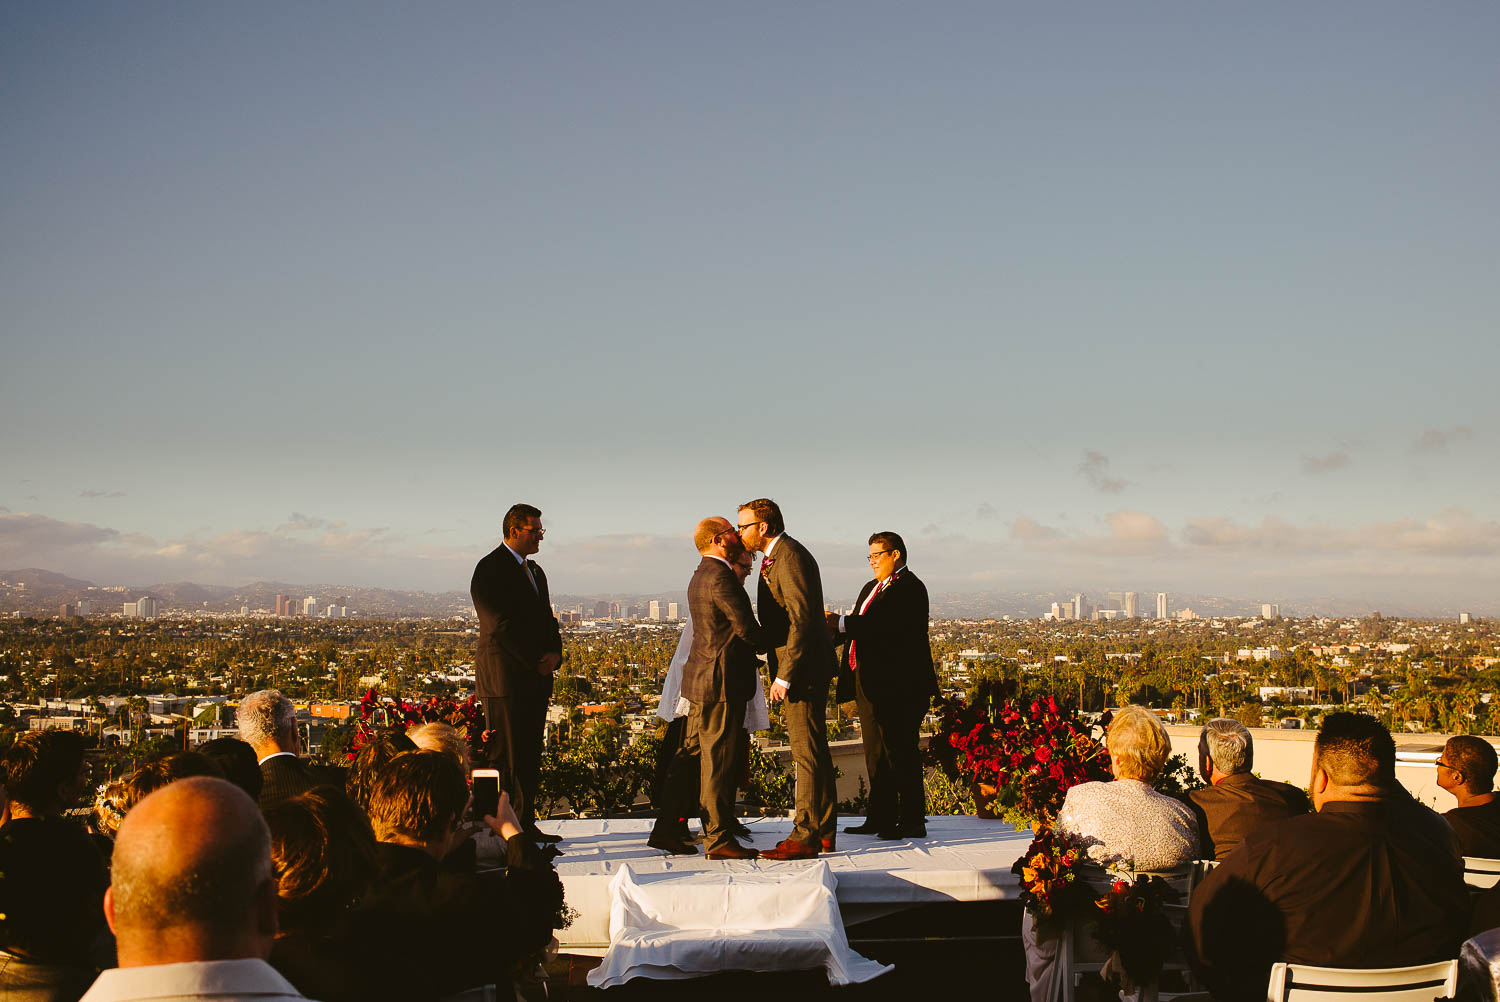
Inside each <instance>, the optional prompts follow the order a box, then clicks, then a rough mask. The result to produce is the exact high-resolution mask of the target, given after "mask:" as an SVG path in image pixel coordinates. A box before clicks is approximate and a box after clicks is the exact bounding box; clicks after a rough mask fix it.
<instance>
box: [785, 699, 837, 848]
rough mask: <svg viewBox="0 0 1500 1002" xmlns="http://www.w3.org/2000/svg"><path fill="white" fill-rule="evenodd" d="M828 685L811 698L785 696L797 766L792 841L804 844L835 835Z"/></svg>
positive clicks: (789, 735) (793, 752)
mask: <svg viewBox="0 0 1500 1002" xmlns="http://www.w3.org/2000/svg"><path fill="white" fill-rule="evenodd" d="M827 696H828V683H827V682H826V681H825V682H824V683H823V687H822V692H817V691H815V692H814V693H813V695H812V697H811V698H808V697H806V696H804V697H801V698H792V697H788V698H787V701H786V703H785V706H786V734H787V741H788V743H790V744H791V746H792V762H793V763H794V764H795V765H796V767H797V793H796V807H795V809H794V811H793V813H792V838H793V839H795V840H796V841H798V842H801V843H803V844H806V845H818V844H819V843H820V842H821V840H823V839H828V840H829V841H832V840H833V838H834V836H835V834H836V833H837V832H838V797H837V794H836V791H835V789H834V772H833V755H832V754H830V753H829V751H828V725H827V723H826V720H827V717H828V706H827Z"/></svg>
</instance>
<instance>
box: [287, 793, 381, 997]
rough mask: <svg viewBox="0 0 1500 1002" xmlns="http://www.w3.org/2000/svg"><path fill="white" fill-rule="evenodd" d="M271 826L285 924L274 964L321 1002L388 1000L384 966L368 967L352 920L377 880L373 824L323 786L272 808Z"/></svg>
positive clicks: (304, 991) (353, 806)
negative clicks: (351, 929) (382, 997)
mask: <svg viewBox="0 0 1500 1002" xmlns="http://www.w3.org/2000/svg"><path fill="white" fill-rule="evenodd" d="M266 825H267V827H269V828H270V830H271V867H272V871H273V872H274V873H275V875H276V902H277V923H278V929H277V932H276V942H275V944H274V945H272V947H271V958H270V960H271V966H272V967H274V968H276V969H277V970H278V971H280V972H281V974H282V976H283V977H285V978H286V979H287V980H288V981H290V982H291V983H292V984H294V985H296V986H297V990H298V991H300V992H302V993H303V994H305V995H307V996H308V997H309V998H316V999H321V1000H322V1002H341V1000H344V999H350V1000H353V999H365V998H372V997H376V996H379V995H381V994H382V993H383V991H384V989H383V987H382V981H383V980H384V979H385V977H386V974H385V969H384V966H383V965H381V964H372V963H370V962H369V957H368V955H367V953H366V948H365V945H364V944H362V943H360V942H358V941H357V940H356V939H355V937H353V936H352V935H351V934H350V932H349V928H348V923H347V919H348V916H349V912H350V909H352V908H353V907H354V905H355V904H356V903H357V902H358V901H359V900H360V899H362V898H363V897H364V896H365V895H366V893H367V892H368V891H369V890H370V887H371V885H372V882H373V880H374V877H375V871H376V850H375V836H374V834H372V832H371V831H370V822H369V820H368V819H367V818H366V817H365V816H364V814H363V812H361V811H360V809H359V808H358V807H356V806H355V805H354V802H353V801H351V800H350V799H349V798H348V797H347V796H346V795H344V794H343V793H342V792H340V791H338V790H335V789H333V788H331V787H322V788H319V789H316V790H309V791H308V792H306V793H302V794H298V795H297V796H295V797H292V798H291V799H289V800H283V801H282V802H281V803H279V804H277V805H275V806H274V807H271V808H270V809H268V810H267V811H266Z"/></svg>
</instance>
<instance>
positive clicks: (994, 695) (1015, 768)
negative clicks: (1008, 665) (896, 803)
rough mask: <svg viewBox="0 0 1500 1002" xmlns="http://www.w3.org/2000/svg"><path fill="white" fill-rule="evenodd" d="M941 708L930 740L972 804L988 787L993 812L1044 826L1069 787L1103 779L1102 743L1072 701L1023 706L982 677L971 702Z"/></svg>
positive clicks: (1049, 700)
mask: <svg viewBox="0 0 1500 1002" xmlns="http://www.w3.org/2000/svg"><path fill="white" fill-rule="evenodd" d="M941 709H942V725H941V727H940V729H939V731H938V735H937V737H936V739H935V740H934V741H933V742H932V747H933V750H934V753H935V754H936V755H937V757H938V760H939V764H941V765H943V766H944V768H945V769H946V770H947V772H948V774H949V775H950V776H952V777H958V776H964V777H967V778H968V780H969V782H970V783H971V785H973V786H974V787H976V789H977V791H979V792H976V802H977V801H978V800H979V798H980V796H981V795H990V790H991V789H992V790H993V791H994V792H993V794H992V796H993V808H992V810H993V811H994V812H995V814H996V815H998V816H1001V817H1004V818H1005V819H1006V820H1007V821H1011V822H1013V823H1015V824H1017V825H1029V826H1031V827H1032V828H1033V829H1038V828H1042V827H1050V826H1051V824H1052V822H1053V821H1054V820H1056V818H1057V812H1058V811H1059V810H1061V809H1062V803H1063V797H1064V796H1065V795H1066V794H1067V792H1068V789H1069V788H1070V787H1073V786H1077V785H1078V784H1079V783H1086V782H1089V781H1092V780H1107V779H1109V778H1110V771H1109V752H1108V751H1107V750H1106V749H1105V747H1104V742H1103V741H1102V740H1100V739H1099V738H1096V737H1095V736H1094V734H1093V728H1092V727H1091V726H1090V725H1089V724H1087V723H1086V722H1085V721H1083V720H1082V719H1081V718H1080V717H1079V716H1078V711H1077V709H1076V708H1075V707H1074V706H1073V705H1072V704H1071V703H1067V702H1064V703H1061V704H1059V703H1058V702H1057V700H1056V699H1054V698H1052V697H1051V696H1049V697H1047V698H1046V699H1045V700H1041V699H1035V700H1031V701H1030V702H1029V703H1023V702H1022V701H1020V700H1018V699H1017V698H1016V697H1015V693H1014V689H1013V687H1002V686H999V685H997V684H995V683H993V682H981V683H980V685H979V689H978V691H977V693H976V695H975V697H974V700H973V701H972V702H970V703H964V702H963V701H962V700H959V699H950V700H947V701H946V702H945V703H944V704H943V705H942V708H941ZM944 746H946V747H944Z"/></svg>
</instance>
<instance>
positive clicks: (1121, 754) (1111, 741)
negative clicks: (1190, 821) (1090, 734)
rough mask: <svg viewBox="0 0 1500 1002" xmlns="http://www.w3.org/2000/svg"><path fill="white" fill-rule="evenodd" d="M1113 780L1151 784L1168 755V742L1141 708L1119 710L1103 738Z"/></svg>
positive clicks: (1158, 725) (1162, 729)
mask: <svg viewBox="0 0 1500 1002" xmlns="http://www.w3.org/2000/svg"><path fill="white" fill-rule="evenodd" d="M1104 744H1105V747H1107V748H1108V749H1109V759H1110V762H1111V764H1112V765H1113V768H1114V772H1115V775H1116V776H1119V777H1121V778H1123V779H1138V780H1140V781H1141V782H1143V783H1152V782H1155V781H1156V777H1157V776H1158V775H1159V774H1160V773H1161V770H1162V766H1164V765H1166V764H1167V757H1168V756H1169V755H1171V754H1172V739H1171V737H1169V736H1168V734H1167V729H1166V727H1165V726H1163V724H1162V722H1161V721H1160V720H1158V719H1156V714H1154V713H1152V712H1151V711H1150V710H1148V709H1146V708H1145V707H1144V706H1122V707H1121V708H1120V709H1119V711H1118V712H1117V713H1115V716H1114V719H1113V720H1111V721H1110V722H1109V730H1108V732H1106V734H1105V735H1104Z"/></svg>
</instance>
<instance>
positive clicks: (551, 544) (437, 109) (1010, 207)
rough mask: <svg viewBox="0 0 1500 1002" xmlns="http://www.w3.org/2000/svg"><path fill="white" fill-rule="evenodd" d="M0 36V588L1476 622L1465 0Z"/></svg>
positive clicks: (1486, 592) (403, 12)
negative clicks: (770, 541) (1222, 602)
mask: <svg viewBox="0 0 1500 1002" xmlns="http://www.w3.org/2000/svg"><path fill="white" fill-rule="evenodd" d="M0 26H3V27H4V29H5V30H4V31H3V32H0V58H3V60H4V63H5V65H6V66H7V67H8V69H9V71H10V72H9V73H8V82H9V86H8V87H7V88H6V89H5V91H4V93H3V94H0V121H3V122H4V129H5V134H6V137H7V139H8V140H9V142H8V143H7V154H6V165H7V185H6V186H5V189H4V190H3V191H0V218H4V219H5V221H6V226H5V234H6V235H5V237H3V238H0V298H3V300H4V301H5V302H6V304H7V308H6V311H5V318H4V331H5V359H6V364H5V365H4V366H3V367H0V391H3V392H0V421H3V423H4V425H5V426H6V427H7V429H8V430H9V431H10V434H8V435H7V436H5V438H4V440H3V441H0V469H3V470H4V473H3V474H0V568H24V567H41V568H47V569H51V570H56V571H59V572H62V573H66V574H69V575H72V576H76V577H83V578H89V579H92V580H97V581H100V582H116V581H127V582H130V583H135V584H142V585H144V584H151V583H158V582H169V581H182V580H192V581H201V582H204V583H211V584H236V585H237V584H242V583H247V582H252V581H257V580H276V581H288V582H291V581H301V582H314V581H329V582H347V583H349V584H353V585H361V586H379V587H389V588H416V589H423V590H429V591H448V590H464V589H466V587H467V583H468V579H469V575H470V573H471V571H472V568H473V565H474V562H475V561H476V560H477V559H478V558H479V557H480V556H482V555H483V554H484V553H485V552H487V551H488V550H489V549H491V548H493V547H494V546H495V545H496V543H497V542H498V535H499V523H500V519H501V517H502V515H503V513H504V510H505V508H506V507H507V506H508V505H509V504H510V503H511V502H513V501H517V500H522V501H527V502H530V503H532V504H535V505H537V506H539V507H540V508H542V510H543V512H544V516H543V517H544V522H545V523H546V525H547V528H548V530H549V532H548V537H547V541H546V543H545V545H544V547H543V550H542V552H541V554H539V556H538V560H539V561H540V562H541V563H542V564H543V565H544V566H545V567H546V568H547V571H548V575H549V578H550V579H551V580H552V582H553V585H554V588H555V589H556V590H558V591H560V592H571V593H578V594H587V593H602V592H609V591H626V590H629V591H631V592H637V593H650V592H662V593H667V592H669V591H680V589H681V588H682V587H683V582H685V580H686V578H687V576H688V575H689V574H690V573H691V569H692V566H693V564H694V562H695V557H694V555H693V552H692V547H691V544H690V542H689V535H690V533H691V530H692V527H693V524H694V523H695V522H696V521H697V520H698V519H699V518H701V517H703V516H705V515H709V514H722V515H727V516H731V517H732V516H733V515H734V510H733V508H734V506H735V505H736V504H737V503H738V502H741V501H744V500H748V499H750V498H753V497H759V496H770V497H773V498H776V499H777V500H778V501H780V502H781V504H782V505H783V508H784V509H785V512H786V516H787V527H788V531H789V532H790V533H791V534H792V535H794V536H796V537H798V538H799V539H802V540H803V541H804V542H807V543H808V544H809V545H810V546H811V547H812V550H813V553H814V554H815V556H816V557H817V558H818V560H819V562H820V564H821V565H822V566H823V569H824V576H825V581H826V583H827V585H828V590H829V592H830V593H836V594H852V592H853V591H854V590H855V589H856V588H857V586H858V583H859V582H860V581H862V580H864V578H865V577H866V576H867V566H866V565H865V563H864V553H865V550H866V545H865V540H866V539H867V537H868V536H869V534H870V533H871V532H874V531H877V530H888V529H889V530H895V531H898V532H900V533H902V534H903V535H904V536H905V537H906V539H907V540H908V542H909V544H910V546H911V549H912V567H913V569H914V570H915V571H916V572H917V573H918V574H919V575H921V576H922V577H923V578H924V580H926V581H927V582H928V584H929V587H931V588H933V589H935V590H939V591H952V592H969V591H973V592H986V591H1002V590H1007V589H1023V588H1024V589H1030V590H1036V591H1055V592H1056V593H1057V597H1058V599H1059V601H1061V600H1063V598H1064V597H1065V590H1066V594H1068V595H1071V593H1072V592H1073V591H1076V589H1077V587H1078V584H1079V583H1081V582H1101V583H1104V584H1106V585H1107V587H1111V588H1113V587H1116V586H1117V585H1118V584H1121V583H1124V584H1131V583H1133V584H1136V585H1137V586H1138V587H1137V591H1138V593H1139V595H1140V596H1142V599H1141V607H1140V608H1141V611H1142V612H1148V611H1149V610H1150V608H1151V605H1152V602H1151V599H1152V598H1153V597H1154V596H1155V595H1156V593H1157V592H1159V591H1166V592H1167V593H1168V594H1177V593H1205V592H1207V593H1214V594H1223V595H1232V596H1244V597H1246V598H1247V599H1253V600H1256V601H1262V600H1264V599H1265V597H1273V600H1279V601H1280V602H1281V603H1282V604H1288V603H1290V602H1294V601H1297V600H1300V599H1304V598H1311V597H1318V596H1328V595H1344V596H1352V597H1359V598H1367V599H1368V600H1369V602H1370V603H1371V604H1372V606H1374V607H1390V608H1399V607H1410V608H1438V609H1442V608H1450V607H1452V608H1460V607H1461V608H1465V609H1468V608H1473V609H1474V610H1475V611H1476V613H1479V614H1483V612H1484V610H1489V611H1490V613H1493V612H1494V611H1497V610H1500V559H1497V558H1500V469H1497V466H1496V464H1495V462H1494V456H1495V455H1496V449H1497V444H1496V429H1497V428H1500V400H1497V398H1496V395H1495V393H1494V391H1493V386H1492V383H1493V373H1494V372H1495V371H1496V370H1497V367H1500V338H1496V337H1495V336H1494V331H1493V326H1494V325H1493V318H1494V316H1496V315H1497V307H1500V293H1497V291H1496V289H1497V288H1500V284H1497V283H1496V282H1495V281H1494V274H1493V272H1494V267H1493V262H1494V261H1495V260H1497V259H1500V227H1497V226H1495V220H1496V218H1497V217H1500V191H1497V189H1496V186H1495V185H1494V183H1493V178H1492V176H1491V175H1492V173H1493V170H1492V167H1491V165H1492V164H1493V163H1494V162H1495V161H1496V159H1497V153H1500V127H1497V124H1496V121H1495V118H1494V115H1493V113H1492V111H1491V107H1490V106H1491V104H1492V103H1493V102H1492V98H1493V91H1494V86H1493V53H1492V48H1493V46H1492V44H1491V40H1492V39H1493V38H1495V37H1497V34H1500V9H1497V8H1493V7H1485V6H1473V7H1466V8H1444V9H1416V8H1411V7H1409V6H1406V5H1401V4H1396V3H1373V4H1354V3H1334V4H1331V5H1326V6H1321V7H1319V8H1318V9H1315V10H1313V9H1309V10H1290V9H1289V10H1265V9H1255V8H1247V9H1238V10H1230V9H1197V8H1191V7H1182V8H1170V9H1163V10H1162V11H1160V12H1158V13H1157V14H1156V15H1155V16H1154V17H1151V18H1148V17H1145V16H1143V15H1142V14H1141V13H1140V12H1139V11H1125V10H1122V9H1120V8H1118V7H1116V6H1111V5H1109V4H1105V3H1090V4H1085V5H1084V7H1083V8H1081V9H1072V10H1070V11H1068V12H1057V11H1050V10H1046V9H1035V8H1032V7H1026V6H1019V5H972V4H955V5H952V6H948V7H945V8H943V11H942V14H941V16H940V15H939V14H938V13H936V12H934V11H933V10H928V9H923V10H914V9H905V8H902V7H901V6H899V5H888V4H874V5H870V4H852V3H834V4H829V5H823V6H820V7H818V8H816V9H808V10H795V11H782V12H778V13H776V14H774V15H773V14H771V13H768V12H766V11H757V10H741V11H732V10H715V9H704V8H701V7H697V6H693V5H685V4H668V3H646V4H643V5H632V6H631V7H630V8H629V9H628V10H627V9H623V8H610V7H604V6H599V7H590V6H582V7H573V8H566V9H561V8H539V9H534V10H528V9H509V8H506V9H498V8H497V9H477V10H476V9H474V8H472V7H468V6H464V5H444V4H434V5H424V6H423V7H422V8H420V9H403V8H400V7H395V6H382V5H378V4H376V5H365V4H360V5H354V4H347V3H336V2H335V3H329V4H320V5H318V6H317V7H315V8H305V7H302V6H297V5H290V4H278V3H270V4H265V5H257V6H255V7H254V8H222V7H221V8H201V9H200V8H194V9H189V10H184V9H182V8H180V7H177V6H169V5H158V4H151V3H144V4H138V5H137V4H133V5H131V7H130V8H129V9H128V10H127V9H124V8H118V7H113V6H110V5H104V4H73V3H64V4H49V5H45V6H35V5H30V6H13V7H11V8H9V9H7V10H6V11H5V12H4V14H3V15H0ZM395 54H399V58H394V56H395ZM1148 585H1149V586H1150V587H1149V588H1148V587H1147V586H1148Z"/></svg>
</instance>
